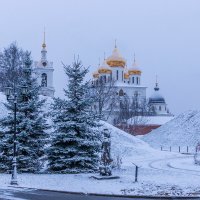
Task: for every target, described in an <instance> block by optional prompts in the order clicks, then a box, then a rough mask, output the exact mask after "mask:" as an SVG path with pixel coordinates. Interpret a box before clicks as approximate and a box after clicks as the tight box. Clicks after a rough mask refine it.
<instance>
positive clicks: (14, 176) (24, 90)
mask: <svg viewBox="0 0 200 200" xmlns="http://www.w3.org/2000/svg"><path fill="white" fill-rule="evenodd" d="M12 91H13V94H12ZM21 91H22V95H26V94H27V86H22V87H21ZM5 93H6V96H7V100H8V101H13V103H14V135H13V160H12V178H11V182H10V184H11V185H18V182H17V126H16V125H17V99H18V96H17V92H16V87H15V85H14V87H13V88H11V87H6V88H5Z"/></svg>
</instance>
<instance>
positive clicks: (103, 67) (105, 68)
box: [98, 59, 111, 74]
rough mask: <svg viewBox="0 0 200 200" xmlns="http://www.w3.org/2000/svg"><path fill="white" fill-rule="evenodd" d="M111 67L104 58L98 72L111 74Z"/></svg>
mask: <svg viewBox="0 0 200 200" xmlns="http://www.w3.org/2000/svg"><path fill="white" fill-rule="evenodd" d="M109 68H110V67H109V66H108V65H107V63H106V59H104V61H103V64H102V65H101V66H100V67H99V69H98V73H100V74H110V73H111V69H109Z"/></svg>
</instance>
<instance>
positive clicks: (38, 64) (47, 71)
mask: <svg viewBox="0 0 200 200" xmlns="http://www.w3.org/2000/svg"><path fill="white" fill-rule="evenodd" d="M34 72H35V74H36V77H37V81H38V84H39V85H40V86H41V88H40V94H42V95H44V96H49V97H54V93H55V89H54V87H53V72H54V68H53V62H51V61H48V59H47V50H46V42H45V32H44V41H43V44H42V50H41V59H40V60H39V61H35V62H34Z"/></svg>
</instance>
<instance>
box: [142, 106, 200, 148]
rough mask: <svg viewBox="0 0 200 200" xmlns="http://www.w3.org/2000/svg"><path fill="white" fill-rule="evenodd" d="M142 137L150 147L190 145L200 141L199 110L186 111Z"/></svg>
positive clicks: (192, 145) (193, 145)
mask: <svg viewBox="0 0 200 200" xmlns="http://www.w3.org/2000/svg"><path fill="white" fill-rule="evenodd" d="M142 139H143V140H144V141H145V142H147V143H148V144H150V145H151V146H152V147H155V148H158V147H160V146H163V147H166V148H169V147H170V146H171V147H176V148H177V147H178V146H180V147H186V146H189V147H192V148H194V147H195V146H196V145H197V142H198V141H200V111H197V110H190V111H186V112H184V113H182V114H180V115H179V116H177V117H175V118H174V119H172V120H171V121H169V122H167V123H166V124H164V125H163V126H161V127H159V128H158V129H155V130H153V131H152V132H150V133H149V134H147V135H145V136H143V137H142Z"/></svg>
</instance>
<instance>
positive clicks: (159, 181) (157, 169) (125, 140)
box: [0, 123, 200, 196]
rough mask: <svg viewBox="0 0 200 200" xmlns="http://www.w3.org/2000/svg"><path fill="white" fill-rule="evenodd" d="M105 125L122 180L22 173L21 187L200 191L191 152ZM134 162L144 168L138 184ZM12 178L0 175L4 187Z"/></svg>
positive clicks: (121, 191)
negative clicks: (156, 145)
mask: <svg viewBox="0 0 200 200" xmlns="http://www.w3.org/2000/svg"><path fill="white" fill-rule="evenodd" d="M102 128H109V129H110V130H111V137H112V156H113V158H114V159H115V156H120V157H121V158H122V166H121V169H120V170H115V171H114V172H113V174H114V175H118V176H120V179H115V180H95V179H93V178H91V176H92V175H94V174H77V175H74V174H66V175H58V174H56V175H53V174H38V175H36V174H20V175H18V180H19V186H22V187H28V188H40V189H52V190H62V191H73V192H84V193H103V194H126V195H159V196H160V195H163V196H165V195H171V196H191V195H198V194H200V189H199V187H200V182H199V180H198V179H199V176H200V170H197V169H198V166H193V163H192V156H191V155H190V156H188V155H181V154H177V153H170V152H161V151H158V150H155V149H153V148H151V147H150V146H149V145H148V144H147V143H145V142H143V141H141V140H140V139H138V138H136V137H133V136H131V135H129V134H127V133H125V132H123V131H121V130H119V129H117V128H115V127H113V126H111V125H109V124H107V123H105V124H104V125H103V127H102ZM133 163H136V164H137V165H138V166H139V167H140V168H139V176H138V182H137V183H135V182H134V174H135V167H134V165H133ZM182 163H183V164H184V163H187V165H186V164H185V167H186V169H182V168H181V167H180V165H181V164H182ZM192 166H193V167H194V168H192ZM187 167H188V169H187ZM179 168H181V169H179ZM199 169H200V167H199ZM188 177H190V178H188ZM10 178H11V175H9V174H0V188H6V187H7V186H8V185H9V182H10Z"/></svg>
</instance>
